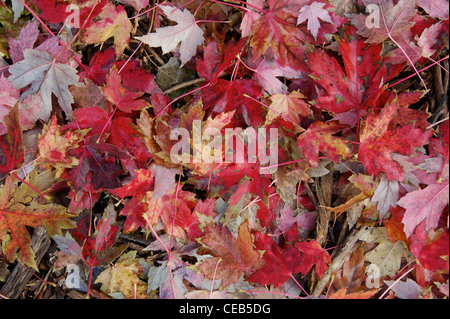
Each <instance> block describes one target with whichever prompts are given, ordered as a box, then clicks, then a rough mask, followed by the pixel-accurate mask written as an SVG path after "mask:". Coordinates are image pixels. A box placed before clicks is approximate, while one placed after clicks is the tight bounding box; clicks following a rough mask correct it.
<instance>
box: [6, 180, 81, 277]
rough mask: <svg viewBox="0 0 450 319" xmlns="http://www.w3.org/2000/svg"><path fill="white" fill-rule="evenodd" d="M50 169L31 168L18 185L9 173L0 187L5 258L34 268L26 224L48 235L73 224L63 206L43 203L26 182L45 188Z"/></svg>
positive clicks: (48, 183)
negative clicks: (38, 171)
mask: <svg viewBox="0 0 450 319" xmlns="http://www.w3.org/2000/svg"><path fill="white" fill-rule="evenodd" d="M53 179H54V176H53V173H52V172H49V171H45V172H43V173H41V174H39V175H38V174H37V173H36V171H33V172H32V173H31V174H30V175H29V176H28V178H27V182H26V183H21V184H20V186H19V185H18V182H19V181H18V180H17V179H15V178H14V176H12V175H9V176H8V177H7V178H6V181H5V184H4V185H3V186H2V187H1V188H0V241H1V242H2V246H1V247H2V250H3V253H4V254H5V256H6V258H7V259H8V260H9V261H10V262H13V261H15V260H16V259H17V260H18V261H19V262H20V263H22V264H24V265H27V266H29V267H31V268H33V269H35V270H38V268H37V265H36V262H35V261H34V252H33V250H32V249H31V237H30V234H29V233H28V230H27V226H30V227H33V228H35V227H37V226H39V225H40V226H43V227H44V228H46V229H47V232H48V234H49V235H55V234H61V230H62V229H70V228H73V227H75V222H73V221H71V220H70V219H69V218H70V217H72V216H71V215H69V214H67V213H66V208H65V207H63V206H60V205H56V204H52V203H42V201H45V200H44V199H40V198H38V197H39V194H37V192H36V191H35V190H33V189H31V187H30V186H28V185H27V184H33V185H36V186H35V187H38V188H39V189H38V190H39V191H40V192H43V191H45V190H46V189H47V188H48V187H49V186H51V185H52V183H53V182H54V180H53Z"/></svg>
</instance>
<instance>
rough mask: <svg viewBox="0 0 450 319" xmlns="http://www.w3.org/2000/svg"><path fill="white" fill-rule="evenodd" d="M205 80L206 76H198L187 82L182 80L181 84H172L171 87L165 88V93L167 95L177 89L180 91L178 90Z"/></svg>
mask: <svg viewBox="0 0 450 319" xmlns="http://www.w3.org/2000/svg"><path fill="white" fill-rule="evenodd" d="M205 81H206V80H205V79H204V78H198V79H194V80H190V81H187V82H182V83H179V84H177V85H175V86H172V87H171V88H170V89H167V90H165V91H164V92H163V93H164V94H166V95H167V94H170V93H172V92H175V91H178V90H181V89H184V88H186V87H189V86H192V85H195V84H198V83H202V82H205Z"/></svg>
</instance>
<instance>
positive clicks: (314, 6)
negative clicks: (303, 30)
mask: <svg viewBox="0 0 450 319" xmlns="http://www.w3.org/2000/svg"><path fill="white" fill-rule="evenodd" d="M324 6H325V3H324V2H317V1H314V2H313V3H311V4H310V5H309V4H307V5H305V6H303V7H302V8H301V9H300V12H299V15H298V19H297V25H299V24H301V23H302V22H304V21H306V20H308V24H307V28H308V30H309V31H311V34H312V35H313V37H314V39H317V33H318V32H319V28H320V21H319V19H320V20H322V21H325V22H328V23H333V21H332V20H331V17H330V13H329V12H328V10H326V9H323V7H324Z"/></svg>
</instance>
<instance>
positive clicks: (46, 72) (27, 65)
mask: <svg viewBox="0 0 450 319" xmlns="http://www.w3.org/2000/svg"><path fill="white" fill-rule="evenodd" d="M23 55H24V60H22V61H19V62H17V63H15V64H13V65H12V66H11V67H10V68H9V72H10V73H11V76H10V77H9V78H8V79H9V80H10V81H11V83H12V84H13V85H14V87H15V88H17V89H22V88H24V87H27V86H28V85H30V84H31V86H30V88H29V89H28V90H26V91H25V92H23V93H22V95H21V99H22V100H23V99H25V98H26V97H27V96H29V95H30V94H34V93H36V92H40V94H41V97H42V109H41V112H40V113H39V118H40V119H42V120H43V121H47V120H48V119H49V118H50V113H51V111H52V99H51V98H52V93H53V94H54V95H55V96H56V97H57V98H58V102H59V105H60V106H61V108H62V109H63V111H64V112H65V113H66V115H67V116H69V117H71V116H72V106H71V104H72V103H73V97H72V94H71V93H70V91H69V85H75V86H79V85H81V83H80V82H78V75H77V71H76V70H75V69H74V68H73V67H72V66H70V65H67V64H62V63H58V62H56V63H55V61H54V59H53V58H52V57H51V56H50V55H49V54H48V53H47V52H42V51H37V50H35V49H26V50H25V51H24V52H23Z"/></svg>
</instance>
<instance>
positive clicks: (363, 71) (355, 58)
mask: <svg viewBox="0 0 450 319" xmlns="http://www.w3.org/2000/svg"><path fill="white" fill-rule="evenodd" d="M339 49H340V50H341V53H342V60H343V62H344V69H342V67H341V65H340V64H339V63H338V61H337V60H336V59H335V58H332V57H330V56H329V55H328V54H326V53H324V52H323V51H321V50H317V49H316V50H315V51H314V52H313V53H311V54H309V55H308V65H309V67H310V68H311V75H310V76H311V77H312V78H313V79H314V80H316V82H317V83H318V84H319V85H321V86H322V87H323V88H324V89H325V91H326V94H321V95H320V96H319V97H318V98H317V99H316V100H315V102H316V103H315V104H314V105H315V106H316V107H318V108H320V109H323V110H328V111H329V112H333V113H343V112H347V111H350V110H361V109H367V108H368V107H370V106H372V105H373V104H374V103H375V101H376V100H377V98H378V97H379V95H380V94H381V93H382V92H383V90H384V87H383V85H384V83H386V82H387V81H389V79H391V78H393V77H394V76H395V75H397V74H398V73H399V72H400V71H401V69H402V68H403V66H399V65H397V66H395V67H394V66H390V67H389V68H388V67H387V65H383V64H381V63H380V61H381V56H380V53H381V49H382V45H376V44H371V45H369V44H367V43H365V42H364V39H361V38H359V39H358V38H356V39H353V40H350V41H348V40H346V39H341V41H340V45H339Z"/></svg>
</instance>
